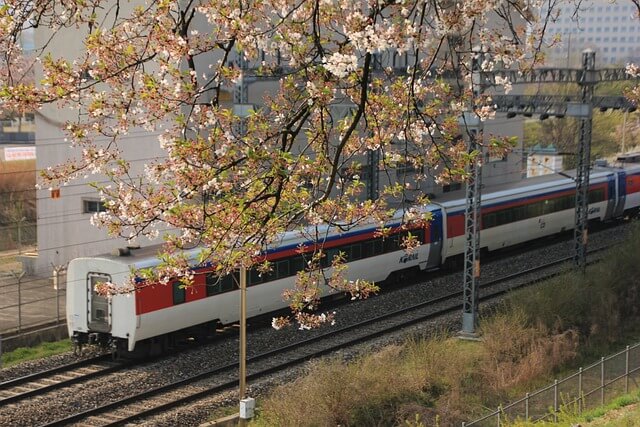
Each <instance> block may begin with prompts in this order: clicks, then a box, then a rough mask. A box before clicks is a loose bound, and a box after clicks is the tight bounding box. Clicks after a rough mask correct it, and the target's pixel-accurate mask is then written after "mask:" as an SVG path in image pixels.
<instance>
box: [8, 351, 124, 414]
mask: <svg viewBox="0 0 640 427" xmlns="http://www.w3.org/2000/svg"><path fill="white" fill-rule="evenodd" d="M122 367H123V364H122V363H117V362H114V361H113V360H112V359H111V355H108V354H107V355H101V356H97V357H93V358H90V359H85V360H81V361H78V362H74V363H69V364H66V365H62V366H57V367H55V368H52V369H49V370H45V371H41V372H36V373H34V374H31V375H26V376H23V377H20V378H15V379H12V380H9V381H5V382H2V383H0V406H2V405H7V404H9V403H16V402H18V401H20V400H23V399H27V398H29V397H32V396H35V395H38V394H42V393H47V392H50V391H53V390H57V389H60V388H63V387H68V386H70V385H73V384H76V383H79V382H82V381H86V380H89V379H92V378H96V377H98V376H102V375H107V374H109V373H111V372H114V371H116V370H118V369H122Z"/></svg>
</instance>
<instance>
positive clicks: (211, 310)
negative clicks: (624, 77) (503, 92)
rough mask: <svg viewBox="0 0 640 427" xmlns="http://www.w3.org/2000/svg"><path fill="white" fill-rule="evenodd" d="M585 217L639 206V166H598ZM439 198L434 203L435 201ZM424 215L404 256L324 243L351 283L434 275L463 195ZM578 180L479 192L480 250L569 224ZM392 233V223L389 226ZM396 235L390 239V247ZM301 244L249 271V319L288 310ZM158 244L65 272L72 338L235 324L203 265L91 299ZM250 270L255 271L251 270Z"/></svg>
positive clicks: (458, 235) (229, 283) (451, 254)
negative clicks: (189, 274) (265, 269)
mask: <svg viewBox="0 0 640 427" xmlns="http://www.w3.org/2000/svg"><path fill="white" fill-rule="evenodd" d="M590 193H591V195H590V204H589V219H590V220H599V221H604V220H609V219H613V218H618V217H622V216H623V215H624V214H625V213H629V212H633V213H637V211H638V208H639V206H640V165H637V164H631V165H627V166H626V167H624V168H608V167H605V168H595V169H593V171H592V173H591V176H590ZM440 199H441V200H440ZM440 199H439V200H437V202H436V203H433V204H431V205H429V206H427V207H426V208H425V209H426V210H428V211H430V212H431V214H432V215H433V221H432V222H431V223H430V224H429V226H428V227H427V228H425V229H418V230H412V233H413V234H417V235H418V237H419V238H421V239H422V242H423V244H422V245H421V246H420V247H419V249H418V250H417V251H415V252H412V253H411V254H407V253H406V252H405V251H404V250H403V249H401V248H400V247H399V246H398V244H397V239H398V238H399V237H398V236H397V235H392V237H391V238H387V239H385V240H382V239H381V238H379V237H376V236H375V232H376V230H375V228H374V227H373V226H362V227H359V228H356V229H354V230H352V231H349V232H347V233H341V234H329V235H328V237H327V238H326V239H325V240H324V242H323V247H324V251H325V253H326V254H327V257H326V258H327V259H332V257H333V254H335V253H337V252H338V251H344V252H346V253H347V260H348V263H349V269H348V272H347V274H348V277H349V278H350V279H365V280H371V281H375V282H380V281H382V280H385V279H386V278H388V277H389V276H390V275H391V274H393V273H394V272H399V271H404V270H406V269H414V270H415V269H420V270H425V269H433V268H437V267H439V266H441V265H442V264H443V263H445V262H446V261H448V260H451V259H453V258H455V257H459V256H460V255H461V254H462V253H463V252H464V246H465V233H464V210H465V199H464V198H460V195H458V196H457V197H456V198H451V199H450V200H447V199H446V198H445V197H443V198H440ZM574 204H575V182H574V181H573V179H571V178H569V177H558V176H557V175H554V176H544V177H538V178H532V179H529V180H525V181H522V182H520V183H516V184H509V185H504V186H498V187H494V188H485V189H483V194H482V209H481V218H482V231H481V237H480V242H481V247H482V248H487V249H488V250H495V249H500V248H504V247H508V246H511V245H515V244H520V243H523V242H527V241H530V240H535V239H537V238H540V237H544V236H548V235H552V234H555V233H558V232H561V231H563V230H568V229H571V228H573V225H574V221H575V213H574ZM390 225H391V226H392V227H393V226H397V225H399V219H398V220H397V222H396V223H392V224H390ZM394 239H395V241H394ZM300 244H303V245H309V246H311V245H313V242H309V241H305V240H304V239H302V238H300V237H299V235H297V234H296V233H287V234H286V235H283V237H282V240H281V242H280V243H279V244H278V245H277V246H276V247H273V248H270V249H268V250H267V251H266V254H265V255H266V258H267V259H269V261H270V262H271V263H272V266H273V273H272V274H271V277H262V278H261V277H258V276H257V275H256V274H250V277H249V283H248V284H249V286H248V288H247V302H248V307H247V314H248V316H249V317H253V316H258V315H261V314H265V313H269V312H272V311H274V310H278V309H282V308H284V307H285V306H286V304H285V302H284V301H283V299H282V293H283V291H284V290H285V289H291V288H293V287H294V281H295V277H296V276H295V272H296V271H298V270H300V269H302V268H304V265H305V262H304V261H305V260H304V259H303V258H301V257H302V255H300V254H299V253H298V248H299V246H300ZM158 250H159V247H150V248H143V249H136V250H132V251H131V255H129V256H115V255H103V256H95V257H86V258H77V259H74V260H72V261H71V262H70V263H69V268H68V272H67V324H68V329H69V335H70V336H71V337H73V338H74V339H75V340H77V341H79V342H87V341H96V342H98V341H99V342H102V343H105V342H110V343H111V345H112V346H114V348H116V349H118V350H120V351H133V350H134V349H135V348H136V347H137V346H139V345H140V344H141V343H144V344H145V346H147V345H151V346H154V345H159V346H165V345H166V344H167V343H168V337H170V336H171V333H175V332H177V331H185V330H188V329H193V328H194V327H196V328H202V329H206V328H212V327H215V325H218V324H230V323H234V322H237V321H238V319H239V291H238V290H237V287H236V286H235V285H233V280H232V278H231V277H227V278H225V280H218V279H217V278H215V277H214V276H212V275H210V274H209V273H208V271H207V269H206V268H202V269H196V270H195V271H196V275H195V276H196V279H195V284H194V286H193V287H190V288H188V289H186V290H184V289H180V288H179V286H178V282H176V283H175V284H169V285H159V284H158V285H153V286H148V284H147V286H144V287H141V288H140V289H138V290H136V291H135V292H132V293H130V294H125V295H115V296H113V297H112V298H110V299H107V298H105V297H102V296H100V295H97V294H96V293H95V290H94V288H95V285H96V284H97V283H99V282H104V281H109V282H111V283H116V284H120V283H126V282H127V281H128V279H129V276H130V274H131V271H133V270H136V269H140V268H148V267H153V266H154V265H156V264H157V263H158V259H157V258H156V254H157V251H158ZM254 273H255V272H254Z"/></svg>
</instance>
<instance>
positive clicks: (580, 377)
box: [578, 366, 583, 414]
mask: <svg viewBox="0 0 640 427" xmlns="http://www.w3.org/2000/svg"><path fill="white" fill-rule="evenodd" d="M582 396H583V394H582V366H581V367H580V369H579V370H578V414H582V404H583V402H582Z"/></svg>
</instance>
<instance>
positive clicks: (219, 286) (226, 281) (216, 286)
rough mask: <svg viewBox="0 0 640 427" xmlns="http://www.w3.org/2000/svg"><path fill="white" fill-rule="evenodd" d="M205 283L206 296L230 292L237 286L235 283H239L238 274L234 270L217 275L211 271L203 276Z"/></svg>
mask: <svg viewBox="0 0 640 427" xmlns="http://www.w3.org/2000/svg"><path fill="white" fill-rule="evenodd" d="M205 283H206V285H207V296H208V297H210V296H212V295H217V294H221V293H224V292H230V291H232V290H234V289H235V288H236V287H237V286H238V285H237V283H240V274H239V273H237V272H236V273H233V274H227V275H225V276H223V277H219V276H217V275H215V274H213V273H208V274H207V276H206V278H205Z"/></svg>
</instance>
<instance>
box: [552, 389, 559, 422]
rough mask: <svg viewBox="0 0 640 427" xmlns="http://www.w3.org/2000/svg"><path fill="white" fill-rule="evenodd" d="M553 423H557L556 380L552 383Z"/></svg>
mask: <svg viewBox="0 0 640 427" xmlns="http://www.w3.org/2000/svg"><path fill="white" fill-rule="evenodd" d="M553 421H554V422H556V423H557V422H558V380H557V379H556V380H554V381H553Z"/></svg>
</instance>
